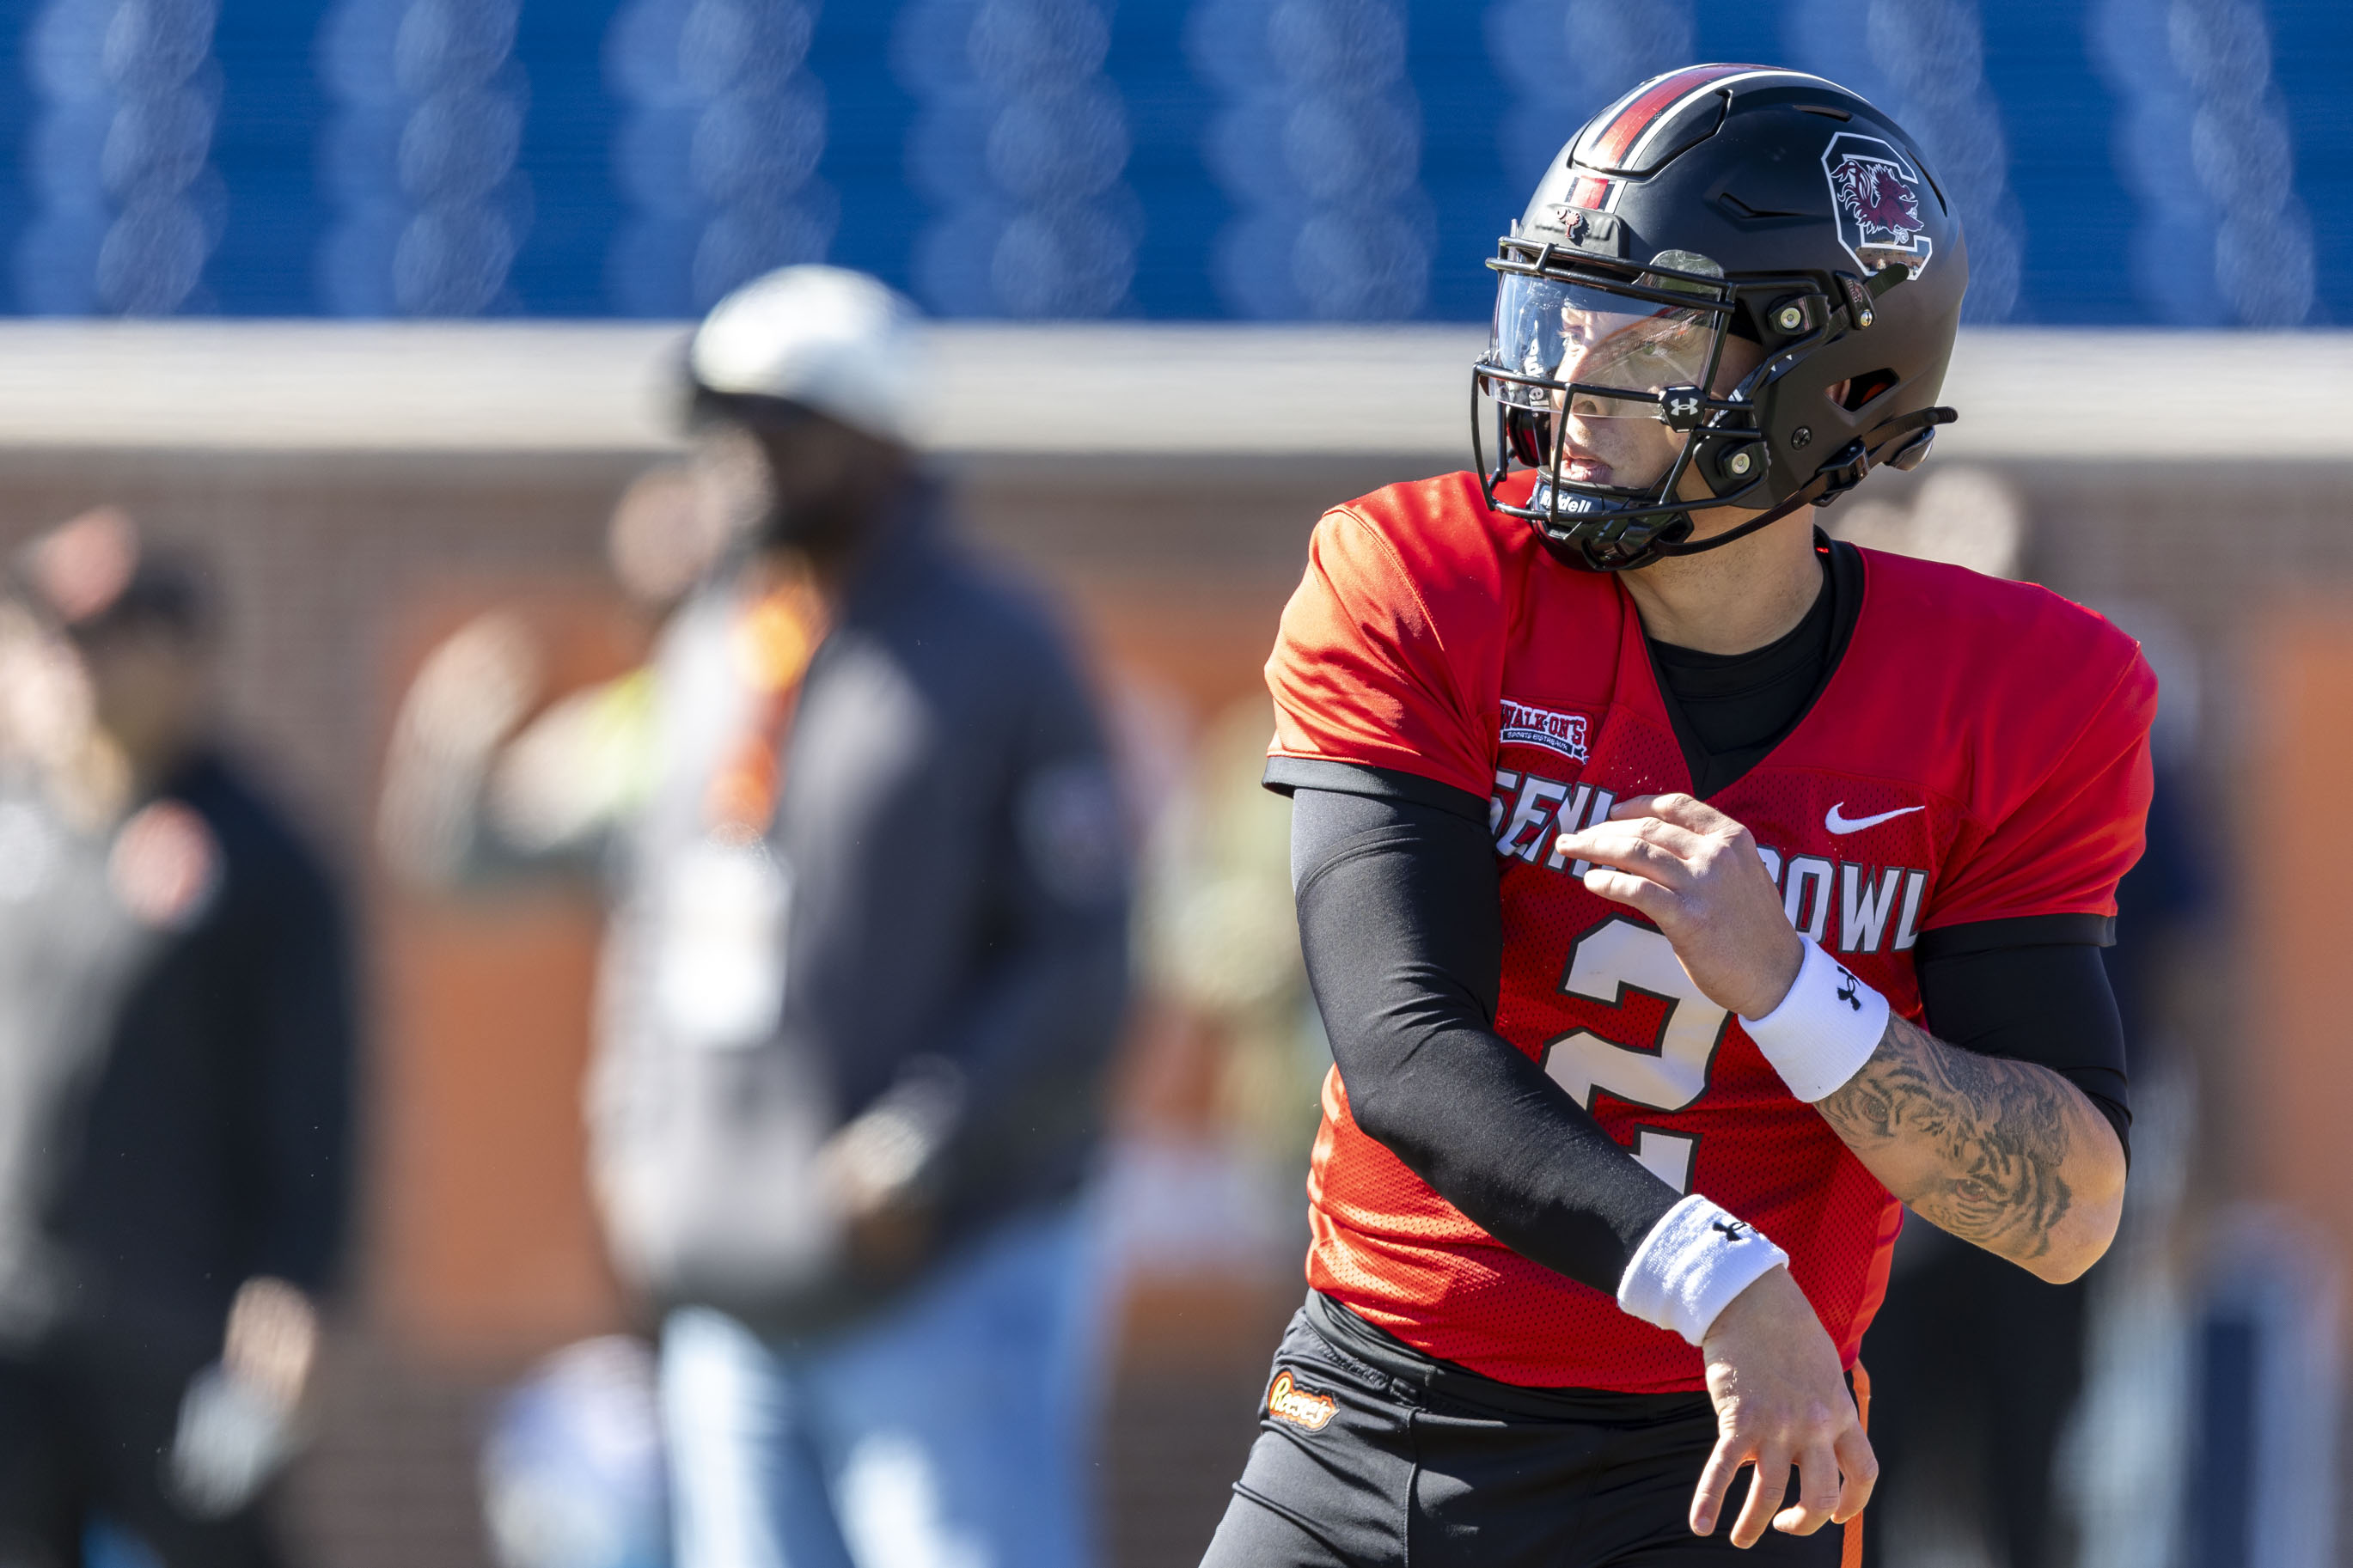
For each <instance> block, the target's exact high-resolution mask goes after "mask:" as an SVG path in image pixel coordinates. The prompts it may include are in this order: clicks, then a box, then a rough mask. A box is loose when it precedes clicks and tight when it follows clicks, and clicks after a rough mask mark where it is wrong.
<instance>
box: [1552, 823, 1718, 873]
mask: <svg viewBox="0 0 2353 1568" xmlns="http://www.w3.org/2000/svg"><path fill="white" fill-rule="evenodd" d="M1555 847H1556V848H1557V849H1558V850H1559V851H1560V852H1561V853H1562V854H1563V855H1565V856H1567V857H1570V858H1574V859H1577V860H1590V861H1591V862H1593V864H1595V865H1597V866H1615V867H1616V868H1619V869H1620V870H1621V871H1631V872H1633V873H1634V874H1635V875H1637V876H1641V877H1648V878H1649V879H1651V881H1653V882H1657V883H1660V884H1661V885H1662V886H1664V887H1669V888H1673V889H1678V890H1680V889H1683V888H1686V887H1689V886H1690V885H1691V880H1692V875H1693V868H1692V865H1691V861H1692V859H1693V858H1695V857H1696V856H1697V855H1698V854H1700V853H1701V852H1702V850H1703V848H1704V846H1703V845H1702V844H1701V843H1700V841H1699V840H1698V839H1697V838H1694V837H1693V836H1692V835H1690V834H1688V833H1686V832H1684V831H1683V829H1682V828H1679V827H1672V826H1668V825H1667V824H1665V823H1663V822H1660V821H1658V820H1657V819H1656V818H1653V817H1644V818H1642V819H1641V820H1640V821H1636V822H1606V823H1603V824H1601V825H1600V826H1598V827H1588V828H1586V829H1584V830H1583V831H1582V832H1577V833H1564V834H1562V835H1561V836H1560V839H1559V841H1558V843H1557V844H1556V846H1555Z"/></svg>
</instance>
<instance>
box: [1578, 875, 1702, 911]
mask: <svg viewBox="0 0 2353 1568" xmlns="http://www.w3.org/2000/svg"><path fill="white" fill-rule="evenodd" d="M1585 887H1586V890H1587V891H1588V892H1590V893H1594V894H1596V895H1598V896H1599V897H1601V898H1605V899H1608V900H1609V901H1610V902H1611V903H1613V904H1625V905H1627V906H1629V907H1630V908H1632V909H1634V910H1639V911H1641V914H1643V915H1644V916H1645V917H1646V918H1648V919H1649V921H1650V922H1651V924H1652V925H1663V924H1664V923H1665V922H1666V921H1668V920H1669V919H1671V918H1672V916H1673V914H1674V912H1675V909H1676V906H1677V905H1678V904H1679V903H1680V902H1681V901H1682V900H1679V899H1677V898H1676V897H1675V895H1674V894H1672V893H1671V892H1669V891H1668V890H1667V889H1664V888H1662V887H1661V886H1659V884H1657V883H1656V882H1653V881H1651V880H1649V879H1647V878H1642V877H1637V876H1635V875H1634V874H1633V873H1631V872H1630V871H1613V870H1611V869H1610V868H1608V867H1607V866H1596V867H1595V868H1593V869H1592V870H1590V871H1588V872H1587V873H1586V874H1585Z"/></svg>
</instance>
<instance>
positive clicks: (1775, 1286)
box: [1691, 1268, 1879, 1547]
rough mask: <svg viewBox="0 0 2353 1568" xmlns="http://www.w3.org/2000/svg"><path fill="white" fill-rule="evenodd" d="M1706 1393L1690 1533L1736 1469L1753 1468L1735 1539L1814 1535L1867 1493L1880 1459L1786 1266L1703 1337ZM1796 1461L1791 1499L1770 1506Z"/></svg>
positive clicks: (1706, 1529)
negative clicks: (1709, 1448) (1707, 1418)
mask: <svg viewBox="0 0 2353 1568" xmlns="http://www.w3.org/2000/svg"><path fill="white" fill-rule="evenodd" d="M1700 1348H1701V1352H1702V1353H1703V1354H1704V1355H1705V1356H1706V1358H1707V1396H1708V1398H1709V1399H1711V1400H1713V1401H1714V1402H1715V1425H1716V1439H1715V1452H1714V1453H1712V1454H1710V1455H1709V1456H1708V1459H1707V1467H1706V1468H1704V1469H1703V1470H1702V1471H1701V1472H1700V1478H1699V1490H1698V1491H1696V1492H1695V1493H1694V1494H1693V1496H1692V1510H1691V1527H1692V1533H1693V1534H1694V1535H1709V1534H1713V1533H1714V1532H1715V1526H1716V1521H1718V1520H1720V1519H1721V1518H1723V1517H1724V1507H1725V1498H1726V1495H1727V1494H1728V1493H1729V1492H1730V1491H1731V1489H1732V1481H1733V1478H1734V1477H1735V1476H1736V1475H1738V1474H1739V1473H1740V1468H1741V1467H1742V1466H1743V1465H1753V1466H1755V1467H1756V1468H1755V1471H1754V1474H1753V1475H1752V1476H1751V1477H1750V1479H1749V1482H1748V1498H1747V1500H1746V1503H1744V1504H1743V1505H1742V1507H1741V1510H1740V1518H1739V1519H1738V1520H1737V1521H1735V1522H1734V1524H1733V1527H1732V1544H1734V1545H1735V1546H1739V1547H1750V1546H1754V1545H1756V1544H1757V1542H1759V1541H1761V1540H1763V1539H1764V1538H1765V1527H1766V1525H1767V1523H1768V1522H1769V1523H1770V1524H1771V1525H1772V1527H1773V1528H1774V1529H1776V1530H1778V1531H1785V1532H1787V1533H1788V1534H1790V1535H1811V1534H1812V1533H1813V1532H1814V1531H1817V1530H1820V1528H1821V1527H1822V1526H1823V1525H1825V1524H1844V1523H1845V1522H1846V1521H1848V1520H1851V1519H1852V1518H1853V1517H1854V1516H1855V1515H1856V1514H1859V1513H1861V1512H1862V1505H1863V1504H1864V1503H1866V1502H1868V1501H1870V1500H1871V1489H1872V1487H1873V1485H1874V1484H1875V1483H1876V1482H1877V1481H1878V1479H1879V1459H1878V1457H1877V1456H1876V1455H1874V1454H1873V1452H1872V1451H1871V1439H1870V1438H1868V1437H1866V1436H1863V1432H1862V1419H1861V1418H1860V1417H1859V1416H1858V1415H1856V1414H1855V1408H1854V1399H1853V1396H1852V1395H1851V1394H1849V1393H1848V1392H1847V1386H1846V1378H1845V1376H1844V1375H1843V1374H1842V1373H1841V1372H1840V1370H1839V1361H1838V1351H1837V1349H1836V1348H1835V1347H1834V1346H1832V1345H1831V1337H1830V1335H1829V1334H1828V1333H1826V1332H1824V1331H1823V1329H1822V1323H1821V1320H1820V1318H1818V1317H1816V1316H1815V1315H1814V1309H1813V1305H1812V1303H1811V1302H1810V1301H1808V1300H1806V1295H1805V1292H1804V1291H1802V1290H1800V1289H1798V1286H1797V1282H1796V1281H1795V1280H1793V1279H1790V1278H1789V1271H1788V1269H1786V1268H1776V1269H1774V1270H1772V1271H1771V1272H1770V1273H1768V1274H1766V1275H1765V1276H1763V1277H1762V1278H1761V1279H1758V1280H1757V1283H1755V1284H1754V1285H1751V1286H1750V1287H1748V1289H1746V1290H1743V1291H1742V1292H1741V1293H1740V1294H1739V1295H1737V1296H1736V1297H1734V1298H1733V1299H1732V1302H1731V1304H1730V1305H1729V1306H1727V1307H1725V1309H1724V1310H1723V1311H1721V1312H1719V1313H1717V1314H1716V1319H1715V1323H1714V1324H1713V1325H1711V1326H1710V1327H1709V1329H1708V1331H1707V1337H1706V1339H1705V1340H1704V1342H1702V1344H1701V1347H1700ZM1792 1465H1795V1466H1796V1467H1797V1469H1798V1499H1799V1500H1798V1502H1797V1504H1796V1505H1795V1506H1793V1507H1790V1508H1785V1509H1781V1510H1780V1511H1779V1512H1778V1513H1776V1512H1775V1511H1774V1510H1775V1509H1776V1508H1778V1506H1779V1504H1780V1501H1781V1499H1782V1497H1783V1496H1784V1495H1785V1494H1786V1493H1787V1492H1788V1483H1789V1468H1790V1467H1791V1466H1792Z"/></svg>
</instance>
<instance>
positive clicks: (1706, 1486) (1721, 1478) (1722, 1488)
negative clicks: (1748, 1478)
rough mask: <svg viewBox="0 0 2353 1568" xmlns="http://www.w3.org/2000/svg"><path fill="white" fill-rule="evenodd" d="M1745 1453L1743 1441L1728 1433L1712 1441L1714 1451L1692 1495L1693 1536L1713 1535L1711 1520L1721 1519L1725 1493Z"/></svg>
mask: <svg viewBox="0 0 2353 1568" xmlns="http://www.w3.org/2000/svg"><path fill="white" fill-rule="evenodd" d="M1749 1452H1750V1447H1749V1444H1748V1443H1747V1442H1746V1439H1744V1438H1740V1437H1736V1436H1734V1435H1733V1434H1731V1433H1729V1432H1727V1433H1725V1435H1724V1436H1721V1437H1718V1438H1717V1439H1716V1440H1715V1452H1714V1453H1711V1454H1710V1455H1708V1457H1707V1463H1706V1465H1704V1467H1702V1468H1701V1470H1700V1472H1699V1489H1697V1490H1696V1491H1694V1492H1693V1493H1692V1506H1691V1528H1692V1533H1693V1534H1694V1535H1714V1534H1715V1521H1717V1520H1718V1519H1721V1518H1722V1517H1723V1516H1724V1498H1725V1493H1726V1492H1728V1491H1730V1490H1731V1489H1732V1478H1733V1477H1735V1476H1736V1475H1738V1474H1739V1473H1740V1467H1741V1466H1743V1465H1745V1464H1746V1463H1747V1462H1748V1455H1749Z"/></svg>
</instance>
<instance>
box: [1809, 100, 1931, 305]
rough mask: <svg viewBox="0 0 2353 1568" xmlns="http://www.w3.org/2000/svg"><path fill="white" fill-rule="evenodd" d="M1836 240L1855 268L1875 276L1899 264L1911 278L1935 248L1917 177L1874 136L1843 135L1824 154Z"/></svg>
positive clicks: (1902, 158)
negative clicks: (1922, 213) (1922, 209)
mask: <svg viewBox="0 0 2353 1568" xmlns="http://www.w3.org/2000/svg"><path fill="white" fill-rule="evenodd" d="M1822 173H1823V174H1826V175H1827V176H1828V177H1829V179H1830V184H1831V208H1832V209H1833V210H1834V211H1835V212H1836V213H1837V215H1838V228H1839V239H1840V241H1841V243H1842V244H1843V245H1844V246H1845V247H1846V251H1847V254H1848V255H1849V256H1852V257H1853V258H1854V259H1855V265H1857V266H1858V267H1861V268H1862V269H1863V270H1864V271H1866V272H1875V271H1877V270H1878V269H1879V268H1882V267H1884V266H1886V265H1887V264H1888V263H1889V262H1890V261H1898V260H1900V261H1902V262H1903V263H1904V264H1905V267H1906V268H1909V269H1910V271H1911V273H1912V275H1913V276H1914V277H1915V278H1916V277H1918V276H1919V274H1920V269H1921V268H1924V267H1926V266H1927V265H1928V258H1929V256H1930V254H1931V253H1932V252H1933V251H1934V250H1935V249H1936V242H1935V241H1933V240H1931V239H1930V238H1929V237H1928V235H1927V225H1926V223H1925V222H1923V221H1922V219H1921V217H1920V195H1921V192H1920V184H1921V181H1920V171H1919V170H1918V169H1917V168H1915V166H1914V165H1913V163H1912V160H1911V159H1909V158H1907V157H1905V155H1904V154H1903V153H1902V152H1900V151H1898V150H1897V149H1896V148H1895V147H1894V146H1893V145H1891V144H1890V143H1888V142H1883V141H1881V140H1880V139H1879V138H1878V137H1876V136H1863V135H1860V134H1858V133H1856V132H1852V131H1841V132H1839V133H1838V134H1837V135H1836V136H1833V137H1831V143H1830V145H1829V146H1828V147H1825V148H1824V149H1823V150H1822Z"/></svg>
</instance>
